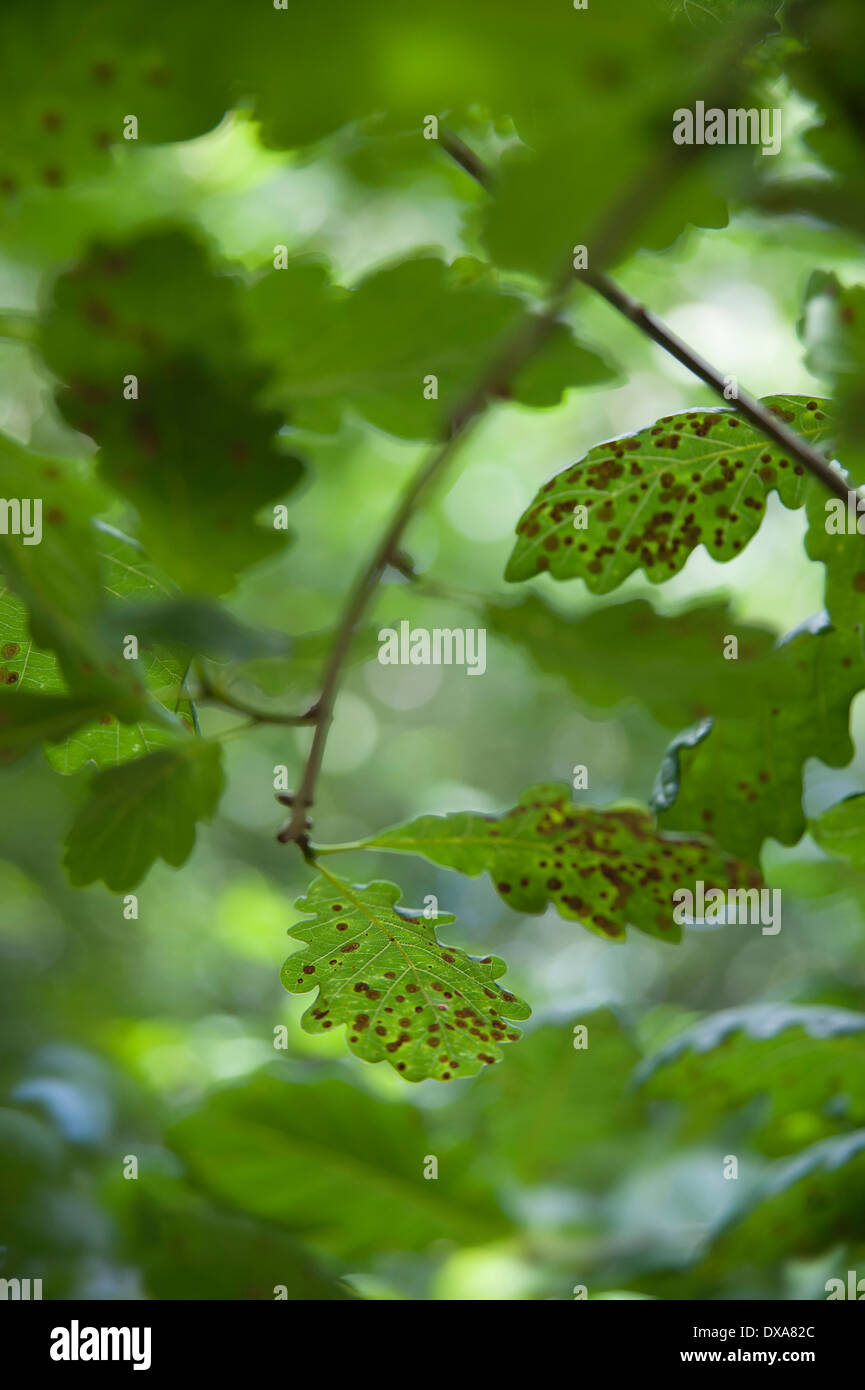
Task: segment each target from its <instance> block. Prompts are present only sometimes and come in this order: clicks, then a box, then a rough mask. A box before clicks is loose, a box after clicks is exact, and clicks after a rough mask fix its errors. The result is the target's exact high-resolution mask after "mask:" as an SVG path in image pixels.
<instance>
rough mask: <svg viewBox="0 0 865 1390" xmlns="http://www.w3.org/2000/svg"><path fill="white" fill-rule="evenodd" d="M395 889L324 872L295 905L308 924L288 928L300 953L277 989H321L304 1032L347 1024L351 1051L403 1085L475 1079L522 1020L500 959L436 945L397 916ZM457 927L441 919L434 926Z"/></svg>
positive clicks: (409, 919)
mask: <svg viewBox="0 0 865 1390" xmlns="http://www.w3.org/2000/svg"><path fill="white" fill-rule="evenodd" d="M399 898H400V890H399V889H398V888H397V887H396V885H395V884H393V883H370V884H366V885H363V886H359V885H351V884H349V883H346V882H344V881H343V880H341V879H338V878H335V877H334V876H333V875H332V874H331V873H329V872H328V871H327V870H324V869H322V870H321V877H320V878H318V879H316V881H315V882H314V883H313V884H312V886H311V888H310V890H309V892H308V894H307V896H306V897H305V898H300V899H298V903H297V906H298V907H299V908H300V909H301V910H302V911H303V912H305V913H308V914H309V917H310V920H307V921H304V922H300V923H298V924H297V925H295V926H292V928H291V934H292V936H296V937H297V938H298V940H300V941H306V942H308V947H307V949H305V950H303V951H296V952H295V953H294V954H293V955H291V956H289V958H288V960H287V961H286V962H285V965H284V966H283V967H282V983H283V984H284V985H285V988H286V989H287V990H289V991H290V993H292V994H307V993H308V992H309V991H310V990H311V989H315V988H316V986H317V987H318V991H319V992H318V996H317V998H316V1001H315V1003H314V1004H313V1005H312V1006H311V1007H310V1008H309V1009H308V1010H307V1011H306V1013H305V1014H304V1016H303V1026H304V1028H305V1029H306V1031H307V1032H308V1033H321V1032H325V1031H327V1030H328V1029H330V1028H332V1027H334V1025H336V1026H341V1025H343V1024H344V1025H345V1026H346V1028H347V1030H348V1044H349V1047H350V1048H351V1050H352V1052H354V1054H355V1055H356V1056H358V1057H360V1058H362V1059H363V1061H365V1062H382V1061H387V1062H390V1064H391V1066H392V1067H394V1068H395V1069H396V1070H397V1071H398V1072H399V1073H400V1075H401V1076H402V1077H403V1078H404V1080H406V1081H423V1080H424V1079H425V1078H427V1077H434V1078H435V1079H436V1080H438V1081H450V1080H452V1079H453V1078H454V1077H455V1076H456V1074H457V1073H459V1076H460V1077H463V1076H473V1075H474V1074H475V1072H477V1071H479V1070H480V1069H481V1067H482V1066H485V1065H488V1064H491V1063H493V1062H499V1061H501V1058H502V1052H501V1047H500V1044H502V1043H505V1042H516V1040H517V1039H518V1038H519V1036H520V1034H519V1030H518V1029H516V1028H514V1027H513V1025H512V1024H511V1023H509V1022H506V1021H505V1020H507V1019H523V1018H528V1016H529V1014H530V1012H531V1010H530V1009H529V1007H528V1005H527V1004H525V1003H524V1002H523V1000H522V999H517V998H516V996H515V995H513V994H511V993H509V991H507V990H503V989H500V988H499V986H498V985H496V984H495V981H496V980H498V978H499V976H501V975H503V974H504V972H505V969H506V966H505V963H504V961H503V960H500V959H499V958H498V956H485V957H484V958H483V959H482V960H479V959H477V958H475V957H474V956H468V955H466V953H465V952H464V951H461V950H459V949H457V948H456V947H453V946H443V945H442V944H441V942H439V940H438V938H437V936H436V929H435V926H434V925H433V922H432V921H430V920H428V919H427V918H425V917H424V916H423V915H422V914H416V915H410V914H409V913H408V912H406V911H405V910H403V911H400V910H399V909H398V908H397V906H396V904H397V903H398V902H399ZM453 921H455V918H454V917H453V916H452V915H451V914H450V913H441V912H440V913H439V914H438V916H437V918H436V922H441V923H443V924H444V925H448V924H450V923H451V922H453Z"/></svg>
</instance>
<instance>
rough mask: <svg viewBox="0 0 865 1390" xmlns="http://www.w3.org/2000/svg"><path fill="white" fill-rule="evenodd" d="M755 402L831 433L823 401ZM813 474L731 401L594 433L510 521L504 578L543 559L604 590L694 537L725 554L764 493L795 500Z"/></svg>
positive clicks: (807, 434) (751, 525)
mask: <svg viewBox="0 0 865 1390" xmlns="http://www.w3.org/2000/svg"><path fill="white" fill-rule="evenodd" d="M763 405H765V406H768V408H769V409H770V410H772V411H774V412H775V414H777V415H778V416H779V417H780V418H781V419H782V420H783V421H784V422H785V423H786V424H788V425H789V426H790V427H791V428H792V429H793V430H795V431H796V433H797V434H799V435H800V436H801V437H802V438H803V439H805V440H807V441H808V442H809V443H810V444H812V445H819V444H824V443H825V442H826V441H827V440H828V438H829V435H830V427H831V422H830V419H829V416H828V405H827V402H826V401H821V400H817V399H815V398H814V397H810V398H809V397H807V396H766V397H765V398H764V400H763ZM809 482H810V477H809V475H807V474H806V471H805V469H804V467H803V466H802V464H800V463H797V462H796V461H795V460H793V459H788V458H787V457H786V456H785V455H784V452H783V450H782V449H780V448H779V447H778V445H776V444H773V443H772V442H771V441H770V440H768V439H766V437H765V435H763V434H761V433H760V432H759V431H758V430H756V429H754V427H753V426H752V425H750V424H748V423H747V421H745V420H742V419H740V418H739V416H738V415H736V413H735V411H733V410H692V411H682V412H681V413H677V414H676V415H666V416H664V417H663V418H662V419H661V420H659V421H658V422H657V423H656V424H654V425H652V426H651V427H650V428H649V429H645V430H640V431H639V432H638V433H637V434H634V435H626V436H623V437H622V438H620V439H614V440H611V441H610V442H608V443H606V444H598V445H596V446H595V447H594V448H593V449H590V450H589V452H588V453H587V454H586V456H585V458H583V459H581V460H580V461H579V462H578V463H575V464H572V465H571V466H570V467H569V468H566V469H564V471H563V472H561V473H558V474H556V476H555V477H554V478H551V479H550V481H549V482H548V483H545V484H544V486H543V487H542V488H541V490H540V492H539V493H538V494H537V496H536V497H535V500H534V502H533V503H532V505H531V506H530V507H529V509H528V510H527V511H526V512H525V513H524V514H523V516H522V517H521V518H520V521H519V523H518V525H517V537H518V539H517V543H516V545H515V546H514V549H513V552H512V554H511V557H510V560H509V561H508V565H507V569H506V570H505V578H506V579H509V580H512V581H514V580H522V579H530V578H531V576H532V575H534V574H540V573H541V572H543V571H549V573H550V574H551V575H552V576H553V578H554V579H575V578H580V579H584V580H585V581H586V585H587V587H588V588H589V589H590V590H591V591H592V592H593V593H596V594H606V593H609V592H610V591H611V590H612V589H615V588H617V587H618V585H619V584H621V583H622V582H623V581H624V580H625V579H627V577H628V575H629V574H632V573H633V572H634V571H635V570H638V569H642V570H644V571H645V573H646V574H647V575H648V577H649V579H650V580H651V581H652V582H653V583H655V584H660V583H662V582H663V580H665V579H669V578H670V576H671V575H673V574H677V573H678V571H679V570H680V569H682V567H683V565H684V564H685V561H686V560H687V558H688V556H689V555H690V554H691V552H692V551H694V550H696V548H697V546H699V545H705V547H706V549H707V551H708V552H709V554H710V555H711V556H712V559H713V560H732V559H733V558H734V557H735V556H736V555H738V554H740V553H741V551H742V550H744V548H745V546H746V545H747V544H748V542H749V541H750V540H751V538H752V537H753V536H754V535H755V534H756V532H757V530H758V529H759V526H760V522H761V521H762V519H763V516H764V513H765V510H766V498H767V497H768V495H769V493H770V492H772V491H773V490H775V491H777V492H778V494H779V496H780V498H781V500H782V502H783V503H784V505H785V506H787V507H790V508H796V507H800V506H802V504H803V503H804V501H805V496H806V491H807V487H808V484H809ZM577 506H580V507H584V508H585V509H586V510H585V512H584V513H582V512H581V513H575V511H574V508H575V507H577ZM583 521H584V522H585V525H584V526H580V525H578V524H577V523H579V522H583Z"/></svg>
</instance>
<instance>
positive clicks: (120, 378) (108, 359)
mask: <svg viewBox="0 0 865 1390" xmlns="http://www.w3.org/2000/svg"><path fill="white" fill-rule="evenodd" d="M242 292H243V287H242V285H241V282H240V281H239V280H238V279H236V278H233V277H231V276H229V275H226V274H224V273H222V274H220V273H217V270H216V269H215V267H214V265H213V263H212V261H211V259H210V257H209V255H208V253H207V252H206V251H205V250H204V248H203V247H202V246H201V245H200V244H199V243H198V242H197V241H196V240H194V239H193V238H192V237H190V236H188V235H187V234H185V233H181V232H178V231H168V232H148V233H146V234H143V235H141V236H139V237H137V238H130V239H127V240H123V241H118V242H116V243H112V244H110V245H107V244H100V245H96V246H93V247H92V248H91V249H90V251H89V252H88V254H87V255H86V256H85V257H84V259H83V260H82V261H81V262H80V263H79V264H78V265H77V266H76V267H75V268H74V269H72V270H70V271H68V272H67V273H65V274H64V275H62V276H60V277H59V279H58V280H57V282H56V284H55V285H54V289H53V295H52V300H51V304H50V306H49V309H48V312H47V313H46V316H45V319H44V322H43V325H42V332H41V340H40V343H41V348H42V352H43V354H44V356H45V359H46V361H47V362H48V363H49V365H50V366H51V368H52V370H53V371H54V372H55V373H56V375H57V376H58V377H59V378H60V382H61V383H62V384H61V385H60V386H58V404H59V406H60V409H61V411H62V412H63V414H64V415H65V416H66V418H67V419H68V420H69V422H70V423H71V424H72V425H74V426H75V428H76V429H78V430H80V431H81V432H82V433H83V434H88V435H90V436H91V437H92V438H93V439H94V440H95V441H96V443H97V444H98V445H99V446H100V454H99V458H98V469H99V473H100V475H101V477H102V479H103V480H104V481H105V482H106V483H107V484H109V485H110V486H111V487H112V488H114V489H116V490H117V491H118V492H120V493H122V494H123V495H124V496H125V497H126V498H128V499H129V501H131V502H132V504H133V506H134V507H135V509H136V511H137V512H138V515H139V518H140V528H141V529H140V538H141V540H142V542H143V543H144V545H145V547H146V548H147V550H148V552H149V553H150V555H152V556H153V558H154V560H156V561H157V562H158V563H159V564H160V565H161V566H162V568H163V569H164V570H165V572H166V573H167V574H169V575H170V576H171V577H172V578H173V579H174V580H175V581H176V582H177V583H178V584H180V585H182V586H184V587H186V588H188V589H189V590H190V591H191V592H192V593H196V594H199V593H208V594H212V593H221V592H224V591H225V590H226V589H229V588H231V587H232V586H233V585H234V583H235V580H236V578H237V574H238V571H239V570H242V569H244V568H246V566H248V565H252V564H254V563H256V561H259V560H263V559H266V558H267V557H268V556H270V555H273V554H274V553H275V552H276V551H278V550H281V549H283V548H284V546H285V543H286V541H287V539H288V538H289V537H288V532H287V531H285V530H284V529H279V530H277V529H275V527H274V514H273V511H272V506H273V504H276V503H279V502H282V501H283V500H284V499H285V498H286V497H287V496H288V495H289V493H291V492H292V491H293V490H294V488H295V487H296V486H297V484H298V482H299V480H300V478H301V475H302V473H303V466H302V464H301V463H300V461H299V460H298V459H297V458H295V457H294V456H292V455H290V454H289V453H287V452H285V451H284V450H283V449H282V447H281V445H280V444H279V443H278V441H277V438H276V435H277V431H278V429H279V428H280V426H281V424H282V422H283V419H282V416H281V414H279V413H278V412H276V411H270V410H264V409H262V408H261V407H260V405H259V397H260V393H261V389H262V387H263V385H264V383H265V382H266V380H267V375H268V373H267V369H266V368H265V367H263V366H262V365H261V364H260V362H259V361H258V360H257V359H256V358H255V357H254V356H253V355H252V354H251V352H250V351H249V349H248V345H247V341H246V337H245V334H244V331H243V323H242V320H241V315H240V300H241V297H242ZM130 375H131V376H134V377H135V378H136V380H137V393H138V394H137V396H136V397H135V398H133V399H125V398H124V387H125V384H126V381H127V378H128V377H129V376H130ZM268 504H270V507H268ZM263 509H265V515H264V516H263V517H259V515H258V514H259V513H260V512H261V511H262V510H263ZM268 512H269V514H268Z"/></svg>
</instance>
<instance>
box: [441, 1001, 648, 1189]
mask: <svg viewBox="0 0 865 1390" xmlns="http://www.w3.org/2000/svg"><path fill="white" fill-rule="evenodd" d="M583 1029H585V1032H584V1033H583V1032H582V1030H583ZM578 1034H579V1035H580V1036H579V1037H578V1036H577V1035H578ZM639 1056H640V1054H639V1052H638V1050H637V1048H636V1047H635V1046H634V1044H633V1042H632V1041H631V1039H630V1038H629V1037H628V1035H627V1034H626V1033H625V1031H624V1029H623V1028H622V1026H621V1024H620V1023H619V1021H618V1019H617V1018H616V1017H615V1015H614V1014H613V1013H612V1012H611V1011H610V1010H609V1009H601V1010H598V1012H596V1013H592V1014H584V1013H580V1012H577V1013H573V1011H569V1014H568V1021H567V1023H558V1022H549V1023H543V1024H541V1025H540V1026H539V1027H537V1028H534V1029H532V1031H531V1032H527V1033H526V1035H525V1037H524V1038H523V1040H522V1042H521V1043H520V1045H519V1047H518V1048H515V1049H514V1052H513V1054H512V1055H511V1056H509V1057H508V1064H507V1066H506V1067H496V1068H495V1069H494V1070H493V1071H490V1072H487V1073H485V1074H484V1075H483V1076H482V1077H480V1078H479V1079H478V1081H477V1082H476V1083H475V1084H474V1086H472V1088H471V1090H470V1091H467V1092H466V1096H465V1101H464V1107H465V1113H466V1121H467V1124H468V1127H469V1134H470V1137H471V1139H472V1142H473V1143H474V1144H475V1146H476V1147H477V1149H478V1150H481V1149H482V1150H483V1151H484V1153H486V1154H488V1155H489V1158H490V1161H491V1162H492V1163H493V1164H494V1165H495V1166H496V1169H498V1170H499V1171H500V1173H501V1177H502V1180H503V1181H508V1180H509V1179H510V1178H511V1177H512V1175H514V1174H516V1176H517V1178H518V1179H519V1180H520V1181H521V1182H524V1183H526V1184H538V1183H555V1184H565V1183H572V1184H574V1185H575V1186H577V1187H578V1188H580V1189H582V1190H587V1189H588V1190H592V1191H597V1190H603V1189H605V1188H607V1187H609V1186H610V1184H611V1183H612V1182H614V1181H615V1180H616V1179H617V1178H618V1177H621V1176H622V1174H623V1172H625V1171H626V1170H627V1169H628V1167H629V1166H630V1165H632V1164H633V1163H634V1161H635V1149H636V1146H638V1145H639V1143H640V1141H641V1137H645V1136H646V1114H645V1109H646V1107H645V1102H644V1100H643V1098H642V1097H641V1096H639V1095H637V1094H636V1093H635V1092H634V1091H633V1090H632V1089H631V1088H629V1085H628V1082H629V1079H630V1076H631V1074H632V1072H633V1069H634V1067H635V1065H636V1064H637V1062H638V1061H639ZM459 1103H460V1102H459V1101H457V1102H455V1104H457V1105H458V1104H459Z"/></svg>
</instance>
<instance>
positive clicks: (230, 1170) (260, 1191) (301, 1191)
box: [169, 1074, 508, 1257]
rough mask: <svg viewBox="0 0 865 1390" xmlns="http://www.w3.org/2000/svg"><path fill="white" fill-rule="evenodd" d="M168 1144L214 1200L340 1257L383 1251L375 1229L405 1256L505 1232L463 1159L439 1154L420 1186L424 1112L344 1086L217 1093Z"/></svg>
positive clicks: (256, 1087)
mask: <svg viewBox="0 0 865 1390" xmlns="http://www.w3.org/2000/svg"><path fill="white" fill-rule="evenodd" d="M169 1138H170V1142H171V1143H172V1146H173V1147H174V1148H176V1149H178V1150H179V1152H180V1153H181V1154H182V1155H183V1156H184V1158H186V1160H187V1161H188V1163H189V1164H190V1167H191V1169H192V1171H193V1174H194V1175H195V1177H196V1178H197V1179H198V1180H199V1181H201V1182H202V1183H204V1185H205V1186H206V1187H207V1188H208V1189H209V1190H210V1191H211V1192H213V1193H215V1194H216V1195H217V1196H219V1197H221V1198H223V1199H224V1200H226V1201H228V1202H230V1203H231V1204H232V1205H233V1206H235V1207H238V1208H240V1209H241V1210H243V1211H247V1212H251V1213H252V1214H253V1215H255V1216H261V1217H264V1218H265V1219H267V1220H269V1221H278V1222H282V1223H284V1224H285V1225H287V1226H289V1227H291V1228H292V1229H293V1230H294V1231H296V1232H297V1233H298V1234H302V1235H303V1236H304V1237H305V1238H306V1239H307V1240H308V1241H310V1242H313V1243H315V1244H316V1245H320V1246H322V1247H324V1248H325V1249H329V1250H332V1251H334V1252H337V1253H339V1254H342V1255H345V1256H349V1257H351V1256H356V1255H361V1254H365V1253H367V1252H368V1251H376V1250H379V1249H380V1248H381V1239H382V1231H383V1230H386V1231H388V1232H389V1236H388V1239H389V1241H390V1242H391V1244H392V1246H393V1247H395V1248H397V1249H404V1250H419V1249H423V1248H425V1247H426V1246H428V1245H429V1244H430V1243H431V1242H433V1241H436V1240H442V1239H444V1240H457V1241H462V1242H467V1243H469V1244H482V1243H483V1242H485V1241H488V1240H494V1239H495V1238H496V1237H497V1236H501V1235H503V1234H507V1230H508V1226H507V1222H506V1220H505V1218H504V1216H503V1215H502V1213H501V1211H500V1210H499V1209H498V1207H497V1206H496V1205H495V1203H494V1202H493V1201H492V1199H491V1198H490V1196H489V1195H488V1192H486V1191H481V1190H479V1189H478V1187H477V1186H474V1185H473V1184H472V1183H471V1182H470V1181H469V1179H468V1178H467V1170H468V1168H469V1166H470V1164H471V1161H472V1157H473V1156H472V1155H471V1154H470V1153H469V1154H460V1153H458V1152H456V1153H446V1152H444V1151H442V1150H441V1149H439V1150H436V1151H435V1152H436V1153H437V1154H438V1157H439V1159H440V1171H439V1177H438V1179H437V1181H435V1182H430V1181H427V1180H426V1179H425V1178H424V1163H425V1160H426V1156H427V1155H428V1154H429V1153H430V1151H431V1144H432V1140H431V1137H430V1135H429V1134H428V1133H426V1131H425V1128H424V1122H423V1119H422V1116H421V1113H420V1111H418V1110H417V1109H416V1108H415V1107H414V1106H410V1105H407V1104H394V1103H392V1102H387V1101H383V1100H377V1099H374V1098H373V1097H372V1096H369V1095H366V1094H364V1092H362V1091H358V1090H355V1089H354V1088H353V1087H351V1086H348V1085H346V1083H345V1082H343V1081H325V1082H319V1083H318V1084H317V1085H314V1086H313V1085H298V1084H292V1083H291V1082H287V1081H285V1080H282V1079H278V1078H277V1077H276V1076H270V1075H266V1074H260V1075H258V1076H256V1077H254V1078H253V1079H252V1080H251V1081H248V1082H246V1083H245V1084H244V1085H243V1086H239V1087H235V1088H233V1089H231V1090H226V1091H221V1092H219V1093H217V1094H216V1095H213V1096H212V1097H211V1098H210V1099H209V1100H208V1102H207V1104H206V1105H205V1106H203V1107H202V1108H201V1109H199V1110H197V1111H196V1112H195V1113H194V1114H192V1115H190V1116H189V1117H188V1118H186V1119H184V1120H181V1121H180V1122H179V1123H177V1124H175V1125H174V1127H173V1129H172V1131H171V1133H170V1135H169Z"/></svg>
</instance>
